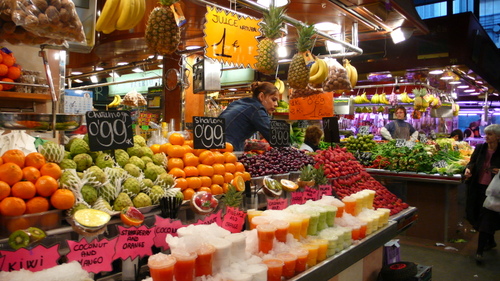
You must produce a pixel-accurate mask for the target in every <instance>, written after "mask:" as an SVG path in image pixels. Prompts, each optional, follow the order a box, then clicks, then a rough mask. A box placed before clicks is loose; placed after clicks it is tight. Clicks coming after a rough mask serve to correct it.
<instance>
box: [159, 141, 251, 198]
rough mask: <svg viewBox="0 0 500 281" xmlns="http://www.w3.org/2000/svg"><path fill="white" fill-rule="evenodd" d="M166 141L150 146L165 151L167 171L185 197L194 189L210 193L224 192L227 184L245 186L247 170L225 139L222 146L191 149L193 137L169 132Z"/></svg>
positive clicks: (238, 187) (190, 194)
mask: <svg viewBox="0 0 500 281" xmlns="http://www.w3.org/2000/svg"><path fill="white" fill-rule="evenodd" d="M168 141H169V142H168V143H164V144H162V145H155V146H154V147H151V149H153V151H156V152H157V153H160V152H163V153H165V154H166V155H167V158H168V163H167V171H168V173H169V174H171V175H173V176H174V177H175V178H176V179H175V181H176V187H179V188H180V189H181V190H182V193H183V194H184V199H186V200H189V199H190V198H191V197H192V196H193V194H194V193H195V192H198V191H207V192H210V193H212V194H214V195H218V194H223V193H225V192H227V190H228V186H229V184H232V185H234V186H235V187H236V188H237V190H240V191H243V190H244V189H245V181H249V180H250V178H251V176H250V173H248V172H247V171H245V166H244V165H243V163H241V162H239V161H238V157H236V155H235V154H234V153H233V146H232V145H231V144H230V143H228V142H226V148H225V149H210V150H208V149H194V147H193V141H192V140H186V139H185V138H184V135H182V134H180V133H173V134H171V135H170V136H169V138H168Z"/></svg>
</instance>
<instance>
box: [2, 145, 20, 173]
mask: <svg viewBox="0 0 500 281" xmlns="http://www.w3.org/2000/svg"><path fill="white" fill-rule="evenodd" d="M25 159H26V156H25V155H24V152H22V151H21V150H19V149H9V150H7V151H5V152H4V154H3V155H2V160H3V162H4V163H14V164H16V165H17V166H19V167H20V168H23V167H24V160H25Z"/></svg>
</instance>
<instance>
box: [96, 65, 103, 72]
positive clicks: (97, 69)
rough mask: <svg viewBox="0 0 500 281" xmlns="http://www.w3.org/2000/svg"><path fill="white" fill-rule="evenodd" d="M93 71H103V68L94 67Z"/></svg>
mask: <svg viewBox="0 0 500 281" xmlns="http://www.w3.org/2000/svg"><path fill="white" fill-rule="evenodd" d="M95 70H96V71H101V70H104V67H100V66H96V67H95Z"/></svg>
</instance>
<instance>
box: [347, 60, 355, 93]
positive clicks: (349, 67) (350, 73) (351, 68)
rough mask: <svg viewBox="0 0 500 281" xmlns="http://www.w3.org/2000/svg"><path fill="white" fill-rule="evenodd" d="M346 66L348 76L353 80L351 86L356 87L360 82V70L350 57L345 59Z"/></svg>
mask: <svg viewBox="0 0 500 281" xmlns="http://www.w3.org/2000/svg"><path fill="white" fill-rule="evenodd" d="M344 68H345V70H346V71H347V77H348V78H349V81H350V82H351V87H352V88H354V87H355V86H356V84H357V83H358V70H357V69H356V68H355V67H354V66H353V65H352V64H351V61H350V60H348V59H345V60H344Z"/></svg>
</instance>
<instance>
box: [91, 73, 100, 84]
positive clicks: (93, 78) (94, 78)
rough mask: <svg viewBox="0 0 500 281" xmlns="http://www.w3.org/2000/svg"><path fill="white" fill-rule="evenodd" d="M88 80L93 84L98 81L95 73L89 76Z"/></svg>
mask: <svg viewBox="0 0 500 281" xmlns="http://www.w3.org/2000/svg"><path fill="white" fill-rule="evenodd" d="M90 81H92V83H94V84H95V83H97V82H99V80H97V76H95V75H92V76H90Z"/></svg>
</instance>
